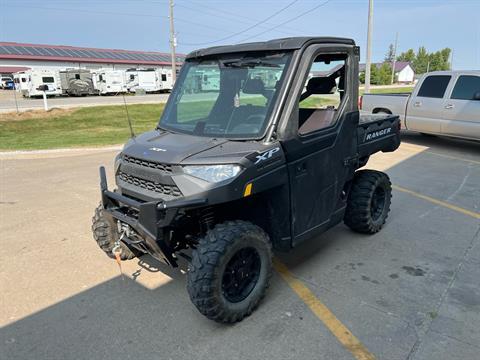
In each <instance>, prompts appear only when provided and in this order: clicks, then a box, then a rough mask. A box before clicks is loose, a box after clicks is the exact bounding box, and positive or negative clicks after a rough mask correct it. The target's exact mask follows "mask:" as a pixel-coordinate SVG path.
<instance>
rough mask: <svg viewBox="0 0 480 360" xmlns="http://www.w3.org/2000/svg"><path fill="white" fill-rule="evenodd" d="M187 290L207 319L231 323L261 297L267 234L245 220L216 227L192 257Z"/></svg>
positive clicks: (267, 264)
mask: <svg viewBox="0 0 480 360" xmlns="http://www.w3.org/2000/svg"><path fill="white" fill-rule="evenodd" d="M192 255H193V256H192V261H191V264H190V266H189V271H188V285H187V290H188V293H189V295H190V299H191V300H192V302H193V304H194V305H195V306H196V307H197V309H198V311H200V313H202V314H203V315H205V316H206V317H207V318H209V319H211V320H214V321H217V322H223V323H235V322H237V321H240V320H242V319H243V318H245V317H246V316H248V315H250V314H251V313H252V312H253V310H255V308H256V307H257V306H258V304H259V303H260V301H261V300H262V298H263V297H264V296H265V292H266V289H267V288H268V285H269V281H270V276H271V273H272V248H271V243H270V239H269V237H268V235H267V234H266V233H265V232H264V231H263V230H262V229H261V228H259V227H258V226H256V225H253V224H251V223H249V222H246V221H238V220H237V221H228V222H225V223H223V224H219V225H216V226H215V227H214V228H213V229H211V230H209V231H208V232H207V234H206V236H205V237H204V238H203V239H201V240H200V242H199V245H198V247H197V249H195V250H194V252H193V254H192Z"/></svg>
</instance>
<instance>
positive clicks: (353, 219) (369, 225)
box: [344, 170, 392, 234]
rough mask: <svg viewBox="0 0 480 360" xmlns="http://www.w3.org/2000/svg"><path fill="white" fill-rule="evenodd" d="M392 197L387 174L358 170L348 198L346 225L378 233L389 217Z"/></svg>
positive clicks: (357, 229)
mask: <svg viewBox="0 0 480 360" xmlns="http://www.w3.org/2000/svg"><path fill="white" fill-rule="evenodd" d="M391 199H392V184H391V182H390V178H389V177H388V175H387V174H385V173H383V172H380V171H375V170H361V171H357V172H356V174H355V178H354V179H353V184H352V188H351V190H350V194H349V196H348V200H347V209H346V211H345V217H344V222H345V225H347V226H348V227H349V228H350V229H352V230H354V231H356V232H359V233H364V234H375V233H377V232H378V231H380V229H381V228H382V227H383V225H384V224H385V221H386V219H387V217H388V213H389V212H390V203H391Z"/></svg>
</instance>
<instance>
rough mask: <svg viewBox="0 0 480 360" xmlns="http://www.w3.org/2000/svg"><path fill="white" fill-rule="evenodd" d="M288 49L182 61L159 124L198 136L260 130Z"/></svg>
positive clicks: (288, 55) (245, 134) (246, 133)
mask: <svg viewBox="0 0 480 360" xmlns="http://www.w3.org/2000/svg"><path fill="white" fill-rule="evenodd" d="M290 58H291V53H290V52H288V53H287V52H282V53H262V54H260V55H259V54H258V53H255V54H252V53H246V54H243V55H238V54H235V55H225V56H220V57H216V58H215V59H208V60H202V61H191V60H189V61H186V62H185V64H184V65H183V69H182V71H181V73H180V77H179V79H178V80H177V84H176V85H175V88H174V90H173V92H172V95H171V96H170V99H169V101H168V104H167V107H166V109H165V112H164V113H163V115H162V118H161V119H160V124H159V127H160V128H163V129H167V130H171V131H174V132H175V131H177V132H182V133H187V134H194V135H197V136H208V137H226V138H258V137H260V135H261V134H263V132H264V130H265V128H266V126H267V120H268V117H269V116H270V113H271V111H272V107H273V104H274V103H275V100H276V98H277V96H278V89H279V88H280V84H281V82H282V80H283V77H284V75H285V72H286V71H285V70H286V68H287V66H288V63H289V61H290Z"/></svg>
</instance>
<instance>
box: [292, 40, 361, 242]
mask: <svg viewBox="0 0 480 360" xmlns="http://www.w3.org/2000/svg"><path fill="white" fill-rule="evenodd" d="M351 56H352V54H348V53H347V52H345V53H342V52H339V51H336V52H335V51H333V50H332V53H331V52H329V51H327V50H325V49H322V50H321V51H320V52H318V53H316V54H314V55H313V56H312V60H311V62H310V63H309V64H307V65H308V66H307V67H306V68H307V71H306V72H305V73H304V78H303V80H301V81H302V82H301V88H300V91H299V96H297V97H296V98H295V99H296V100H294V101H296V103H295V106H294V107H293V110H292V114H291V117H290V121H289V123H290V124H295V127H296V129H292V130H293V131H294V136H293V137H292V138H291V139H290V140H288V141H285V142H283V145H284V150H285V156H286V160H287V167H288V174H289V180H290V198H291V222H292V244H293V246H295V245H296V244H298V243H300V242H301V241H303V240H306V239H307V238H309V237H311V236H313V235H315V234H318V233H321V232H322V231H325V230H326V229H327V228H328V227H330V226H333V225H335V224H336V223H338V222H339V221H341V219H342V218H343V213H344V209H345V200H346V192H344V190H345V184H346V183H347V182H348V180H350V179H351V178H352V176H353V173H354V166H355V161H356V153H357V136H358V135H357V127H358V122H359V113H358V109H356V108H352V103H353V102H354V101H356V100H354V99H352V97H355V98H356V90H352V89H350V88H349V87H350V86H356V88H357V89H358V82H357V81H358V79H356V81H355V80H354V79H352V78H350V77H351V76H352V75H353V74H354V73H355V68H356V63H355V61H354V58H352V57H351ZM352 66H353V68H351V67H352ZM337 75H338V76H337ZM332 76H333V77H334V80H335V81H334V82H333V81H332V78H330V80H326V78H327V77H332ZM312 84H313V85H312ZM352 84H356V85H352ZM334 85H335V88H334V89H333V90H332V91H331V92H330V93H328V94H324V93H322V92H324V91H325V90H326V89H327V91H328V88H329V87H330V86H334ZM315 86H317V89H320V90H319V92H320V94H311V95H310V96H308V97H305V98H304V96H305V94H306V93H308V92H309V91H310V92H315V91H316V88H315ZM353 93H355V95H353ZM307 95H308V94H307Z"/></svg>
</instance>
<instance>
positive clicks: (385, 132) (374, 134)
mask: <svg viewBox="0 0 480 360" xmlns="http://www.w3.org/2000/svg"><path fill="white" fill-rule="evenodd" d="M391 132H392V128H388V129H383V130H378V131H372V132H371V133H368V134H367V136H366V137H365V141H369V140H374V139H376V138H379V137H381V136H385V135H388V134H390V133H391Z"/></svg>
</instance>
